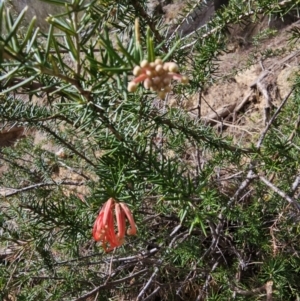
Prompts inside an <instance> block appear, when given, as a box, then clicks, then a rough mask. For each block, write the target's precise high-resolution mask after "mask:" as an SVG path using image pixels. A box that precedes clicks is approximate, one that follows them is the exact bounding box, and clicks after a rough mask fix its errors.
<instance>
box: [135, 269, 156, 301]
mask: <svg viewBox="0 0 300 301" xmlns="http://www.w3.org/2000/svg"><path fill="white" fill-rule="evenodd" d="M157 272H158V267H155V269H154V272H153V274H152V275H151V277H150V278H149V280H148V281H147V283H146V284H145V286H144V287H143V289H142V290H141V291H140V293H139V294H138V296H137V298H136V301H140V300H141V298H142V296H143V295H144V293H145V292H146V290H147V289H148V287H149V286H150V284H151V282H152V281H153V278H154V277H155V276H156V274H157Z"/></svg>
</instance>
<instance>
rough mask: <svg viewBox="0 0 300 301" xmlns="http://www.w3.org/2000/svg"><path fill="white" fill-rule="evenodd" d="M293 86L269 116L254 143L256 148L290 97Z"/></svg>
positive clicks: (260, 144)
mask: <svg viewBox="0 0 300 301" xmlns="http://www.w3.org/2000/svg"><path fill="white" fill-rule="evenodd" d="M294 90H295V87H293V88H292V89H291V91H290V92H289V93H288V95H287V96H286V97H285V98H284V99H283V101H282V102H281V104H280V106H279V107H278V108H277V110H276V112H275V113H274V115H273V116H272V117H271V119H270V121H269V122H268V123H267V126H266V127H265V129H264V130H263V132H262V133H261V135H260V138H259V139H258V141H257V144H256V148H257V149H258V150H259V149H260V148H261V146H262V143H263V141H264V139H265V137H266V134H267V132H268V131H269V129H270V127H271V125H272V123H273V122H274V120H275V119H276V117H277V116H278V114H279V113H280V111H281V110H282V108H283V106H284V105H285V104H286V102H287V101H288V99H289V98H290V96H291V95H292V93H293V92H294Z"/></svg>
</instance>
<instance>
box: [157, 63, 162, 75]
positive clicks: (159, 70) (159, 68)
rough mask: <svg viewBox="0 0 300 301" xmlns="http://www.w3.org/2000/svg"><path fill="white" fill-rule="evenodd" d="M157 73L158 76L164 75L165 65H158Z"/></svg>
mask: <svg viewBox="0 0 300 301" xmlns="http://www.w3.org/2000/svg"><path fill="white" fill-rule="evenodd" d="M155 71H156V72H157V74H162V73H163V71H164V68H163V65H161V64H159V65H156V67H155Z"/></svg>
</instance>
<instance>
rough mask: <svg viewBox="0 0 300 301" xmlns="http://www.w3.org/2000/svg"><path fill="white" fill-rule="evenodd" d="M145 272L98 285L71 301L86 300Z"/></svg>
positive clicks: (145, 271)
mask: <svg viewBox="0 0 300 301" xmlns="http://www.w3.org/2000/svg"><path fill="white" fill-rule="evenodd" d="M147 270H148V269H143V270H141V271H138V272H136V273H134V274H132V275H130V276H128V277H124V278H121V279H118V280H115V281H112V282H108V283H106V284H103V285H99V286H97V287H95V288H94V289H93V290H91V291H90V292H88V293H86V294H85V295H82V296H81V297H79V298H76V299H74V300H73V301H84V300H87V298H88V297H91V296H93V295H94V294H96V293H98V292H99V291H100V290H102V289H105V288H109V287H113V286H115V285H116V284H120V283H123V282H126V281H128V280H130V279H132V278H134V277H137V276H139V275H141V274H143V273H147Z"/></svg>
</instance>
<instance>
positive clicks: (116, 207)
mask: <svg viewBox="0 0 300 301" xmlns="http://www.w3.org/2000/svg"><path fill="white" fill-rule="evenodd" d="M114 215H115V216H116V221H117V231H118V233H116V231H115V222H114ZM126 218H127V220H128V221H129V224H130V228H128V230H127V234H128V235H136V232H137V230H136V226H135V222H134V219H133V216H132V213H131V211H130V209H129V208H128V206H127V205H126V204H125V203H116V201H115V200H114V199H113V198H110V199H109V200H108V201H107V202H106V203H105V204H104V205H103V207H102V209H101V211H100V213H99V215H98V217H97V218H96V221H95V223H94V228H93V238H94V240H95V241H100V242H102V247H103V248H104V251H105V252H110V251H112V250H113V249H114V248H116V247H119V246H121V245H122V244H123V243H124V241H125V238H124V237H125V231H126V229H125V228H126Z"/></svg>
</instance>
